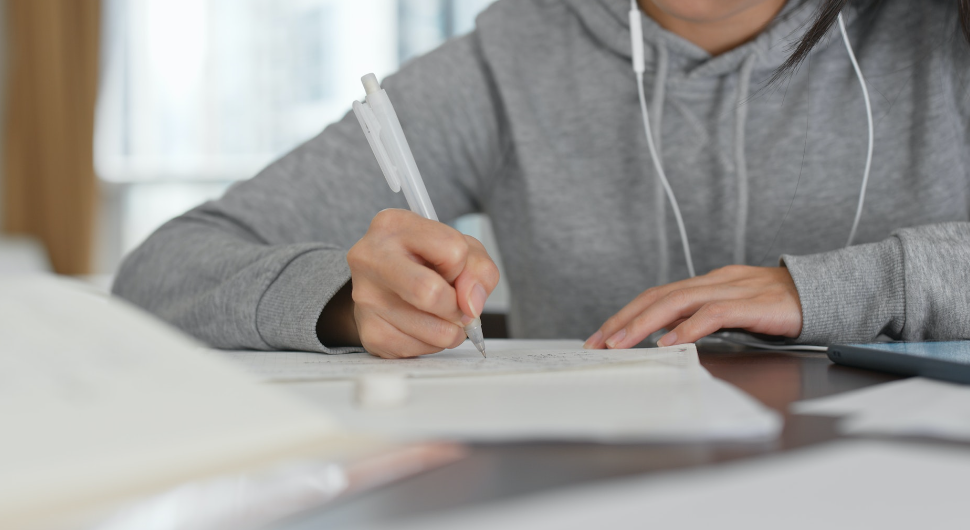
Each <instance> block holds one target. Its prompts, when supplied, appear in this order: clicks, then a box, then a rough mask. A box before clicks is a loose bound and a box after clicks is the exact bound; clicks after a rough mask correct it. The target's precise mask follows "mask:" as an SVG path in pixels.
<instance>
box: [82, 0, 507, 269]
mask: <svg viewBox="0 0 970 530" xmlns="http://www.w3.org/2000/svg"><path fill="white" fill-rule="evenodd" d="M491 1H492V0H353V1H351V0H105V1H104V4H103V5H104V16H105V20H104V37H103V52H102V53H103V58H104V61H103V65H104V68H103V80H102V88H101V97H100V103H99V107H98V121H97V131H96V132H97V134H96V136H97V139H96V147H95V161H96V168H97V171H98V174H99V176H100V178H101V179H102V181H103V182H104V183H105V187H106V188H108V189H109V191H108V192H106V193H105V196H106V198H107V202H108V203H109V204H107V205H106V212H108V213H106V214H105V216H104V217H105V222H106V223H107V224H109V225H112V226H108V227H107V228H105V230H103V235H104V237H103V239H106V241H103V242H102V249H101V258H102V259H101V261H102V264H101V265H102V269H108V270H110V269H113V267H114V265H115V263H116V262H117V259H118V257H120V255H121V254H123V253H125V252H127V251H128V250H130V249H132V248H133V247H134V246H136V245H137V244H138V243H140V242H141V241H142V240H143V239H144V238H145V237H147V235H148V234H150V233H151V232H152V231H153V230H154V229H155V228H157V227H158V226H159V225H160V224H161V223H163V222H164V221H166V220H167V219H169V218H171V217H173V216H175V215H178V214H180V213H182V212H183V211H185V209H187V208H189V207H191V206H193V205H195V204H198V203H200V202H202V201H204V200H206V199H209V198H213V197H216V196H218V195H219V194H221V193H222V192H223V191H224V190H225V188H226V187H227V186H228V185H229V184H230V183H231V182H233V181H235V180H239V179H245V178H249V177H251V176H253V175H255V174H256V173H257V172H258V171H259V170H260V169H262V168H263V167H265V166H266V165H267V164H268V163H269V162H271V161H272V160H273V159H275V158H277V157H279V156H280V155H282V154H283V153H285V152H287V151H289V150H290V149H292V148H293V147H295V146H296V145H298V144H299V143H301V142H303V141H305V140H307V139H308V138H310V137H312V136H314V135H315V134H317V133H319V132H320V131H321V130H322V129H323V128H324V127H325V126H326V125H327V124H329V123H331V122H333V121H336V120H337V119H339V118H340V117H342V116H343V115H344V113H346V112H347V111H348V110H349V108H350V103H351V102H352V101H353V100H354V99H357V98H360V97H361V96H362V89H361V87H360V81H359V79H360V76H361V75H363V74H364V73H367V72H375V73H376V74H377V75H378V77H383V76H385V75H388V74H390V73H392V72H393V71H395V70H396V69H397V68H398V67H399V66H400V64H401V63H402V62H403V61H406V60H407V59H409V58H411V57H413V56H415V55H418V54H421V53H424V52H426V51H428V50H430V49H432V48H434V47H435V46H437V45H439V44H440V43H441V42H442V41H444V40H445V39H447V38H448V37H450V36H452V35H456V34H461V33H464V32H467V31H469V30H471V29H472V27H473V24H474V17H475V16H476V15H477V14H478V13H479V12H480V11H481V10H482V9H483V8H484V7H486V6H487V5H488V4H490V3H491Z"/></svg>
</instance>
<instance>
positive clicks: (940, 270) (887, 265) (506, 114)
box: [114, 0, 970, 353]
mask: <svg viewBox="0 0 970 530" xmlns="http://www.w3.org/2000/svg"><path fill="white" fill-rule="evenodd" d="M628 5H629V4H628V2H627V0H504V1H500V2H498V3H496V4H494V5H493V6H492V7H491V8H489V9H488V10H487V11H486V12H485V13H483V14H482V15H481V16H480V17H479V18H478V21H477V28H476V29H475V31H474V32H472V33H471V34H469V35H467V36H465V37H461V38H458V39H454V40H451V41H449V42H448V43H446V44H444V45H443V46H441V47H440V48H439V49H437V50H436V51H434V52H432V53H430V54H428V55H426V56H424V57H421V58H419V59H417V60H414V61H412V62H411V63H409V64H407V65H406V66H404V67H403V68H402V69H401V71H400V72H399V73H397V74H395V75H393V76H391V77H389V78H388V79H386V80H385V82H384V87H385V88H386V89H387V92H388V94H389V95H390V97H391V99H392V101H393V102H394V104H395V106H396V107H397V110H398V114H399V115H400V118H401V121H402V123H403V126H404V130H405V132H406V134H407V135H408V137H409V139H410V143H411V147H412V149H413V151H414V156H415V159H416V160H417V163H418V166H419V167H420V169H421V171H422V173H423V176H424V179H425V182H426V184H427V187H428V190H429V193H430V195H431V199H432V201H433V202H434V205H435V207H436V209H437V211H438V214H439V216H440V217H441V219H442V220H450V219H454V218H456V217H458V216H460V215H462V214H466V213H469V212H485V213H487V214H488V215H489V216H490V217H491V219H492V221H493V225H494V228H495V231H496V235H497V239H498V243H499V247H500V250H501V252H502V255H503V257H504V260H505V271H506V275H507V279H508V281H509V284H510V286H511V291H512V299H511V310H510V314H509V325H510V330H511V334H512V335H513V336H515V337H531V338H546V337H570V338H585V337H587V336H588V335H590V334H591V333H592V332H593V331H595V330H596V329H597V328H598V326H599V325H600V324H602V322H603V321H604V320H605V319H606V318H608V317H609V316H611V315H612V314H613V313H614V312H616V311H617V310H618V309H620V308H621V307H623V306H624V305H625V304H626V303H628V302H629V301H630V300H631V299H632V298H633V297H634V296H636V295H637V294H638V293H640V292H641V291H643V290H644V289H646V288H648V287H650V286H653V285H657V284H660V283H665V282H669V281H674V280H678V279H682V278H685V277H686V276H687V271H686V266H685V260H684V256H683V253H682V252H681V241H680V237H679V235H678V232H677V228H676V225H675V222H674V218H673V216H672V213H671V208H670V205H669V204H667V203H666V202H665V201H666V198H665V196H664V194H663V192H662V189H661V188H660V185H659V183H658V179H657V178H656V175H655V174H654V170H653V165H652V162H651V159H650V155H649V152H648V149H647V147H646V136H645V132H644V129H643V125H642V121H641V116H640V112H639V107H638V99H637V87H636V83H635V81H634V76H633V72H632V70H631V66H630V42H629V26H628V22H627V18H626V17H627V15H626V13H627V9H628ZM815 7H816V2H813V1H808V2H797V1H796V0H792V1H791V2H790V3H789V5H788V6H787V7H786V8H785V9H784V10H783V11H782V13H781V14H780V15H779V17H778V18H777V20H776V21H775V22H774V23H773V24H772V25H771V26H770V27H769V28H768V29H767V30H766V31H765V32H763V33H762V34H761V35H759V36H758V37H757V38H755V39H754V40H752V41H750V42H748V43H746V44H744V45H742V46H740V47H738V48H736V49H734V50H732V51H730V52H727V53H725V54H722V55H719V56H716V57H711V56H710V55H709V54H707V53H706V52H704V51H703V50H701V49H700V48H698V47H697V46H695V45H693V44H691V43H689V42H687V41H685V40H684V39H682V38H679V37H677V36H676V35H673V34H671V33H669V32H667V31H665V30H663V29H661V28H660V27H659V26H658V25H657V24H655V23H654V22H653V21H652V20H650V19H646V20H644V24H645V27H644V39H645V41H646V56H647V57H646V59H647V72H646V75H645V85H646V91H647V98H648V101H649V104H650V107H651V110H652V116H651V119H652V121H653V124H652V127H653V131H654V136H655V137H656V138H657V143H658V147H659V149H660V152H661V158H662V160H663V164H664V167H665V169H666V172H667V175H668V177H669V179H670V182H671V186H672V188H673V190H674V192H675V194H676V196H677V198H678V200H679V204H680V208H681V210H682V211H683V212H684V216H685V222H686V229H687V234H688V238H689V240H690V243H691V246H692V250H693V256H694V261H695V265H696V268H697V273H698V274H703V273H706V272H709V271H711V270H713V269H715V268H718V267H722V266H724V265H728V264H731V263H747V264H751V265H776V264H777V263H778V260H779V258H781V260H782V261H783V263H784V264H785V265H787V267H788V269H789V270H790V271H791V274H792V276H793V278H794V279H795V283H796V285H797V287H798V292H799V295H800V297H801V303H802V313H803V317H804V325H803V329H802V334H801V336H800V337H799V338H798V340H799V341H801V342H806V343H821V344H824V343H829V342H833V341H867V340H871V339H873V338H874V337H876V336H877V335H879V334H880V333H886V334H888V335H890V336H893V337H897V338H903V339H908V340H919V339H945V338H970V267H968V263H970V223H968V221H970V186H968V182H970V88H968V86H970V75H968V71H970V53H968V52H967V50H966V48H967V45H966V43H965V42H964V41H962V39H961V37H960V35H959V34H958V32H957V26H956V23H955V20H956V17H955V16H954V14H955V12H956V11H955V10H956V5H955V2H950V1H942V0H939V1H937V0H919V1H910V0H883V1H881V2H877V3H875V4H873V5H871V6H869V7H862V8H860V9H858V10H855V9H849V10H847V12H846V21H847V23H848V30H849V35H850V37H851V39H852V43H853V46H854V47H855V51H856V54H857V56H858V57H859V61H860V63H861V65H862V68H863V70H864V72H865V73H866V75H867V77H868V81H869V84H870V88H871V91H872V95H873V110H874V115H875V125H876V133H875V159H874V161H873V167H872V179H871V182H870V185H869V188H868V197H867V201H866V203H865V210H864V214H863V217H862V222H861V225H860V227H859V232H858V236H857V238H856V243H857V244H856V245H855V246H852V247H850V248H842V247H843V246H844V245H845V242H846V239H847V237H848V234H849V230H850V228H851V225H852V220H853V217H854V213H855V206H856V202H857V200H858V197H859V191H860V184H861V180H862V174H863V166H864V163H865V152H866V142H867V133H866V131H867V129H866V114H865V107H864V104H863V98H862V94H861V90H860V87H859V85H858V83H857V80H856V78H855V75H854V73H853V70H852V67H851V63H850V62H849V58H848V54H847V53H846V50H845V48H844V47H843V45H842V43H841V41H840V40H839V37H838V33H837V30H836V29H833V31H831V32H830V34H829V36H828V37H827V38H826V39H825V40H824V41H823V42H822V43H821V45H819V46H818V47H817V48H816V49H815V50H814V51H813V53H812V54H811V56H810V58H809V59H808V61H807V62H806V63H805V64H804V65H803V66H802V68H800V69H799V70H798V71H797V73H796V74H795V75H793V76H792V77H791V78H790V79H787V80H785V81H783V82H781V83H779V84H777V85H773V86H770V87H767V88H766V82H767V81H768V79H769V77H770V76H771V75H772V73H773V72H774V70H775V69H776V68H777V67H778V66H779V65H780V64H781V63H782V62H784V60H785V59H786V57H787V52H788V51H789V45H790V44H791V42H792V41H793V39H797V38H798V37H799V36H800V35H801V34H802V33H803V32H804V30H805V28H806V23H807V22H808V21H809V20H811V18H812V15H813V13H814V9H815ZM361 68H362V70H361V74H363V73H366V72H365V71H366V69H367V67H366V65H361ZM349 103H350V102H348V105H349ZM388 207H398V208H406V207H407V205H406V204H405V202H404V199H403V197H402V196H401V195H394V194H392V193H391V191H390V190H389V189H388V187H387V185H386V183H385V182H384V179H383V176H382V174H381V171H380V169H379V167H378V165H377V163H376V161H375V159H374V155H373V154H372V153H371V150H370V148H369V146H368V144H367V142H366V141H365V138H364V136H363V134H362V133H361V130H360V126H359V125H358V123H357V121H356V119H355V118H354V116H353V115H352V114H349V115H348V116H347V117H345V118H344V119H343V120H341V121H340V122H337V123H335V124H332V125H330V126H329V127H327V128H326V129H325V130H324V131H323V132H322V133H321V134H320V135H319V136H317V137H316V138H313V139H312V140H310V141H308V142H307V143H305V144H304V145H302V146H301V147H299V148H297V149H296V150H294V151H293V152H292V153H290V154H288V155H286V156H284V157H283V158H282V159H280V160H278V161H277V162H275V163H273V164H272V165H270V166H269V167H268V168H266V169H265V170H264V171H262V172H261V173H260V174H259V175H257V176H256V177H254V178H253V179H251V180H248V181H245V182H241V183H238V184H236V185H234V186H233V187H232V188H231V189H230V190H229V191H228V192H227V193H226V195H225V196H224V197H223V198H221V199H219V200H218V201H214V202H209V203H206V204H204V205H202V206H200V207H198V208H196V209H194V210H192V211H190V212H188V213H186V214H185V215H183V216H181V217H179V218H176V219H174V220H172V221H171V222H169V223H167V224H166V225H164V226H163V227H162V228H160V229H159V230H158V231H157V232H156V233H155V234H154V235H153V236H152V237H151V238H149V239H148V241H146V242H145V243H144V244H143V245H142V246H141V247H140V248H138V249H137V250H136V251H135V252H133V253H132V254H131V255H130V256H129V257H128V258H127V260H126V261H125V263H124V264H123V266H122V268H121V270H120V272H119V275H118V279H117V281H116V283H115V286H114V291H115V293H117V294H118V295H120V296H122V297H124V298H127V299H128V300H130V301H132V302H134V303H135V304H137V305H140V306H142V307H144V308H147V309H148V310H150V311H152V312H154V313H155V314H157V315H158V316H160V317H161V318H163V319H165V320H167V321H169V322H171V323H173V324H175V325H176V326H178V327H180V328H182V329H184V330H185V331H187V332H189V333H191V334H193V335H195V336H196V337H199V338H200V339H202V340H204V341H206V342H208V343H209V344H211V345H213V346H215V347H221V348H255V349H298V350H310V351H322V352H331V353H332V352H340V351H346V349H336V348H328V347H326V346H325V345H323V344H321V343H320V341H319V339H318V338H317V335H316V331H315V330H316V324H317V320H318V318H319V315H320V312H321V310H322V308H323V307H324V306H325V305H326V304H327V302H328V301H329V299H330V298H331V296H333V294H334V293H335V292H336V291H337V290H338V289H339V288H340V287H341V286H342V285H344V284H345V283H346V282H347V281H348V280H349V278H350V273H349V270H348V267H347V263H346V250H347V249H348V248H350V247H351V246H352V245H353V244H354V243H355V242H356V241H357V240H358V239H359V238H360V237H361V236H362V235H363V234H364V233H365V231H366V229H367V226H368V224H369V222H370V220H371V218H372V217H373V216H374V214H375V213H377V212H378V211H380V210H382V209H384V208H388Z"/></svg>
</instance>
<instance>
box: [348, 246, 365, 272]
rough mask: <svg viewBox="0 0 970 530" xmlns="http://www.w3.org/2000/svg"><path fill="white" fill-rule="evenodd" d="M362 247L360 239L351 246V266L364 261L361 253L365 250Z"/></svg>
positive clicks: (349, 251) (349, 256)
mask: <svg viewBox="0 0 970 530" xmlns="http://www.w3.org/2000/svg"><path fill="white" fill-rule="evenodd" d="M361 247H362V245H361V243H360V241H358V242H357V243H356V244H354V246H352V247H350V250H348V251H347V264H348V265H350V267H351V268H353V267H354V266H355V265H356V264H358V263H360V262H361V261H362V256H361V253H362V252H363V250H362V248H361Z"/></svg>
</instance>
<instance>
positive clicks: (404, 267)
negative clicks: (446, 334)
mask: <svg viewBox="0 0 970 530" xmlns="http://www.w3.org/2000/svg"><path fill="white" fill-rule="evenodd" d="M374 267H375V268H374V273H375V275H376V278H374V280H375V281H376V282H377V283H378V285H379V286H380V287H381V288H383V289H384V290H386V291H388V292H390V293H393V294H394V295H396V296H398V297H400V298H401V299H402V300H404V301H405V302H407V303H408V304H410V305H411V306H413V307H414V308H416V309H418V310H420V311H423V312H425V313H430V314H432V315H435V316H437V317H439V318H442V319H444V320H447V321H449V322H456V323H457V322H459V321H461V317H462V313H461V310H460V309H459V308H458V298H457V295H456V293H455V288H454V287H452V286H451V285H450V284H449V283H448V282H447V281H445V279H444V278H442V277H441V275H440V274H438V273H437V272H435V271H434V270H432V269H429V268H428V267H425V266H424V265H421V264H418V263H415V262H414V261H411V260H409V259H407V258H399V259H388V260H384V261H382V262H380V263H377V264H375V265H374Z"/></svg>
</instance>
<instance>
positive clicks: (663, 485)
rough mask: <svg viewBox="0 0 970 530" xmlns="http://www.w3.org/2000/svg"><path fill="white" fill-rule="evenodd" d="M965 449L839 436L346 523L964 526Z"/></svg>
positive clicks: (968, 461) (792, 528)
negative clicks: (706, 463)
mask: <svg viewBox="0 0 970 530" xmlns="http://www.w3.org/2000/svg"><path fill="white" fill-rule="evenodd" d="M968 476H970V450H967V449H965V448H955V447H942V446H936V445H922V444H905V445H903V444H899V445H896V444H892V443H889V442H871V441H854V442H839V443H833V444H828V445H824V446H816V447H814V448H809V449H803V450H798V451H792V452H787V453H782V454H779V455H775V456H769V457H765V458H760V459H757V460H744V461H739V462H735V463H729V464H724V465H720V466H716V467H711V468H702V469H696V470H688V471H681V472H672V473H658V474H654V475H647V476H644V477H637V478H630V479H622V480H615V481H610V482H601V483H598V484H593V485H589V486H583V487H578V488H571V489H567V490H558V491H554V492H551V493H547V494H540V495H535V496H531V497H526V498H520V499H516V500H511V501H506V502H500V503H495V504H489V505H484V506H479V507H475V508H471V509H464V510H457V511H454V512H450V513H448V514H446V515H439V516H431V517H424V518H411V519H406V520H401V519H396V520H394V521H387V522H386V524H371V525H368V526H364V527H361V526H357V527H352V528H357V529H358V530H359V529H360V528H369V529H373V530H377V529H383V528H387V529H390V528H393V529H395V530H417V529H420V530H445V529H448V530H451V529H453V528H461V529H463V530H495V529H496V528H501V529H503V530H510V529H511V530H514V529H519V528H521V529H529V530H545V529H549V530H553V529H555V530H571V529H577V530H579V529H583V530H585V529H589V528H611V529H619V530H624V529H628V528H629V529H642V528H665V529H707V528H717V529H729V530H730V529H739V530H762V529H764V530H778V529H779V528H784V529H786V530H817V529H819V528H852V529H857V528H872V529H875V528H878V529H880V530H895V529H900V530H902V529H905V530H910V529H913V528H934V529H951V528H952V529H957V528H966V526H967V516H966V480H967V477H968Z"/></svg>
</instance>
